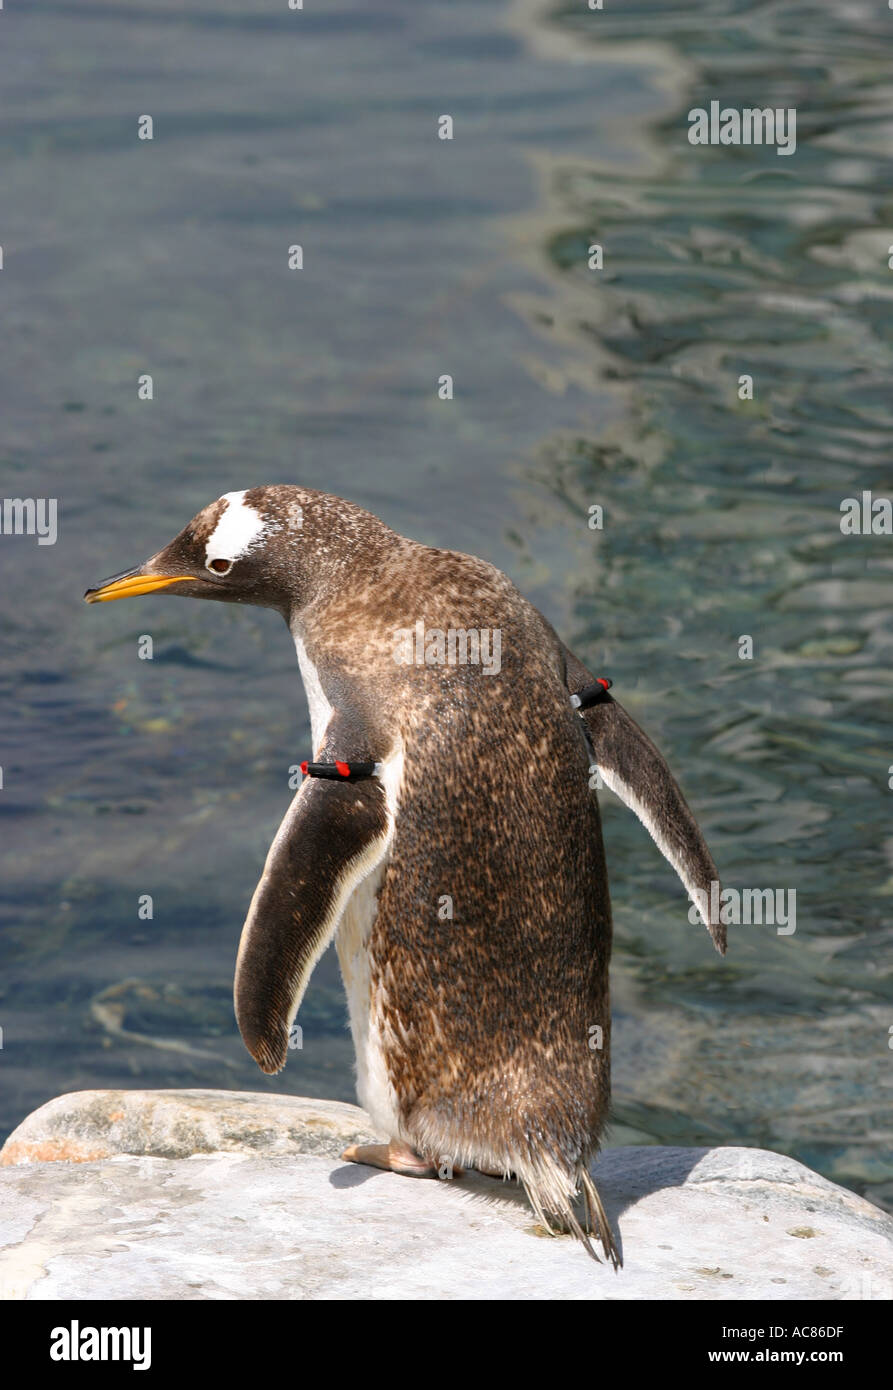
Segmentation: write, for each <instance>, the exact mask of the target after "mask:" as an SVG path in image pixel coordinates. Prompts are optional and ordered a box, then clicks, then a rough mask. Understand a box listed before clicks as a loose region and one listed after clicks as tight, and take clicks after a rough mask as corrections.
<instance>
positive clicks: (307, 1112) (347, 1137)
mask: <svg viewBox="0 0 893 1390" xmlns="http://www.w3.org/2000/svg"><path fill="white" fill-rule="evenodd" d="M375 1138H376V1134H375V1130H374V1129H373V1128H372V1122H371V1121H370V1119H369V1116H368V1115H367V1114H366V1112H365V1111H364V1110H360V1109H359V1107H358V1106H356V1105H345V1104H344V1103H343V1102H342V1101H337V1100H305V1099H303V1098H302V1097H300V1096H269V1095H258V1094H256V1093H255V1092H254V1091H198V1090H197V1091H72V1092H70V1093H69V1094H68V1095H65V1096H57V1097H56V1099H55V1100H50V1101H47V1103H46V1105H42V1106H41V1107H40V1109H39V1110H35V1111H33V1113H32V1114H30V1115H29V1116H28V1117H27V1119H25V1120H23V1121H22V1123H21V1124H20V1125H19V1127H18V1128H17V1129H15V1130H14V1131H13V1132H12V1134H11V1135H10V1136H9V1138H8V1139H7V1141H6V1143H5V1144H4V1145H3V1148H2V1149H0V1168H2V1167H6V1166H17V1165H19V1164H22V1163H43V1162H50V1161H52V1160H54V1159H63V1160H67V1161H69V1162H72V1163H89V1162H91V1161H93V1160H96V1159H100V1158H112V1157H113V1156H114V1155H116V1154H139V1155H145V1156H148V1157H150V1158H191V1157H193V1156H194V1155H195V1154H206V1153H248V1154H252V1153H254V1154H256V1153H262V1154H264V1155H265V1156H273V1155H276V1154H327V1155H328V1156H329V1157H330V1158H337V1157H338V1156H339V1155H340V1153H341V1151H342V1149H343V1148H344V1147H345V1145H346V1144H365V1143H369V1142H370V1141H372V1140H374V1139H375Z"/></svg>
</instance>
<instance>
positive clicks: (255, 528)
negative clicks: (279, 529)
mask: <svg viewBox="0 0 893 1390" xmlns="http://www.w3.org/2000/svg"><path fill="white" fill-rule="evenodd" d="M221 500H222V501H223V502H225V503H226V506H225V508H224V509H223V512H222V513H221V516H220V520H219V521H218V523H217V525H216V526H215V527H214V530H213V531H212V532H211V535H210V536H209V537H208V544H207V546H206V547H205V564H209V563H210V561H211V560H240V559H241V558H242V556H243V555H247V554H248V552H249V550H253V549H254V547H255V546H256V545H257V543H258V541H259V540H260V538H261V536H262V535H263V533H264V531H265V530H266V529H267V523H266V522H265V521H264V519H263V517H262V516H261V514H260V512H259V511H256V510H255V508H254V507H249V506H248V505H247V504H246V502H245V489H243V490H242V491H241V492H225V493H224V494H223V497H222V499H221Z"/></svg>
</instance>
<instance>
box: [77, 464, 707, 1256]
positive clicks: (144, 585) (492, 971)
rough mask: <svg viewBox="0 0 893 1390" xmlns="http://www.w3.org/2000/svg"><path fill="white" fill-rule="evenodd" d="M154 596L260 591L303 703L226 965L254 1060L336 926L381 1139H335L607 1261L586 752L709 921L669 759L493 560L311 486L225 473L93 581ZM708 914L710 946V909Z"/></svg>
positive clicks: (110, 591)
mask: <svg viewBox="0 0 893 1390" xmlns="http://www.w3.org/2000/svg"><path fill="white" fill-rule="evenodd" d="M159 591H163V592H165V593H168V594H179V595H185V596H187V597H190V598H202V599H218V600H220V601H221V602H224V603H251V604H256V605H258V606H259V607H263V608H274V609H277V610H278V611H279V612H280V613H281V614H282V616H283V618H284V619H285V621H286V622H287V624H288V626H289V629H290V631H291V634H292V637H293V638H294V642H295V646H296V648H297V654H298V662H299V665H300V669H301V675H302V677H303V681H304V688H305V690H306V693H307V700H308V704H309V707H310V720H311V726H312V739H313V748H312V758H311V759H308V761H307V766H306V771H307V774H308V775H307V776H305V778H304V780H303V782H302V783H301V786H300V788H299V790H298V792H297V794H296V795H295V797H294V800H293V801H292V803H291V806H290V807H289V809H288V811H287V812H286V815H285V819H284V820H283V822H282V825H281V826H280V828H279V831H278V833H277V835H276V838H275V839H274V841H273V844H272V846H271V848H270V852H269V854H268V856H267V861H266V864H265V866H264V871H263V876H262V877H261V880H260V883H259V884H258V886H257V889H256V891H255V893H254V897H253V898H252V901H251V906H250V908H249V911H248V917H247V920H246V922H245V925H244V928H243V931H242V938H241V943H240V945H239V953H238V960H237V963H236V978H235V1010H236V1018H237V1019H238V1024H239V1028H240V1030H241V1033H242V1037H243V1039H244V1041H245V1045H246V1046H247V1048H248V1050H249V1052H250V1053H251V1055H252V1056H253V1057H254V1059H255V1061H256V1062H257V1063H258V1065H259V1066H260V1067H261V1069H262V1070H263V1071H265V1072H268V1073H274V1072H278V1071H280V1070H281V1068H282V1067H283V1066H284V1065H285V1062H286V1058H287V1057H288V1039H289V1029H290V1027H291V1024H292V1021H293V1020H294V1017H295V1014H296V1012H297V1010H298V1007H299V1005H300V1003H301V999H302V997H303V995H304V991H305V990H306V988H307V983H308V981H309V979H310V975H311V973H312V971H313V968H314V966H315V965H316V962H317V961H318V960H319V958H320V956H321V955H322V953H323V951H324V950H325V949H326V947H327V946H328V944H329V942H330V941H332V940H333V939H334V941H335V945H336V949H337V952H338V958H339V962H340V965H341V971H342V974H343V977H344V983H345V987H346V990H347V996H348V1002H349V1009H350V1023H351V1031H352V1034H353V1041H354V1045H355V1048H356V1059H357V1090H358V1094H359V1099H360V1102H361V1104H362V1105H363V1106H365V1108H366V1109H367V1110H368V1112H369V1114H370V1115H371V1116H372V1118H373V1120H374V1122H375V1124H376V1126H377V1127H379V1128H380V1130H381V1132H382V1133H383V1134H386V1135H388V1136H389V1143H387V1144H381V1145H369V1146H354V1147H352V1148H350V1149H348V1150H347V1151H346V1153H345V1154H344V1157H345V1158H346V1159H350V1160H353V1161H355V1162H359V1163H367V1164H373V1165H376V1166H378V1167H380V1168H386V1169H390V1170H392V1171H394V1172H397V1173H403V1174H408V1175H413V1176H436V1175H438V1174H439V1175H441V1176H444V1175H449V1174H450V1173H451V1172H452V1174H454V1175H455V1174H459V1173H461V1172H462V1170H463V1169H464V1168H465V1167H473V1168H477V1169H479V1170H482V1171H484V1172H488V1173H491V1174H493V1173H496V1174H501V1175H503V1176H505V1177H508V1176H511V1175H514V1176H516V1177H517V1178H518V1179H520V1181H521V1182H522V1183H523V1185H524V1188H525V1190H526V1192H527V1195H528V1197H529V1200H530V1202H531V1205H532V1207H533V1209H534V1211H535V1213H536V1214H537V1217H538V1219H539V1220H540V1221H541V1222H542V1224H543V1226H544V1227H545V1228H546V1229H555V1228H558V1229H561V1230H570V1231H572V1232H573V1233H574V1234H575V1235H577V1236H578V1237H579V1238H580V1239H581V1240H582V1241H583V1242H584V1244H585V1245H586V1248H587V1249H588V1250H589V1253H590V1254H593V1255H594V1253H595V1252H594V1251H593V1248H592V1245H591V1243H590V1242H589V1239H588V1235H587V1232H591V1233H594V1234H595V1235H597V1237H598V1239H599V1240H600V1241H601V1244H602V1247H603V1249H604V1251H605V1254H606V1255H607V1256H608V1257H609V1258H610V1259H611V1260H612V1261H613V1263H614V1265H615V1267H616V1265H617V1263H618V1258H619V1257H618V1254H617V1249H616V1246H615V1243H614V1237H613V1234H612V1231H611V1228H610V1226H609V1224H608V1221H607V1219H606V1217H605V1213H604V1210H603V1208H602V1205H601V1202H600V1200H599V1197H598V1193H597V1191H596V1188H595V1185H594V1183H593V1181H592V1178H591V1176H590V1173H589V1164H590V1160H591V1158H592V1157H593V1156H594V1154H595V1153H596V1151H597V1148H598V1143H599V1138H600V1136H601V1133H602V1130H603V1128H604V1126H605V1123H606V1119H607V1116H608V1108H609V1096H610V1030H611V1018H610V1008H609V995H608V960H609V955H610V950H611V908H610V900H609V896H608V881H607V875H606V870H605V859H604V852H603V848H602V833H601V822H600V818H599V809H598V802H597V799H596V795H595V792H594V791H593V790H592V789H591V783H592V782H594V781H595V779H594V778H593V777H592V776H591V770H592V768H593V767H594V766H595V765H597V767H598V768H599V770H600V772H601V777H602V779H603V780H604V782H605V783H606V784H607V786H608V787H610V788H611V790H612V791H614V792H616V793H617V795H618V796H619V797H620V798H621V799H622V800H623V801H624V802H626V804H627V805H628V806H629V807H631V809H632V810H633V811H634V812H635V813H636V815H637V816H638V817H639V819H640V820H641V821H642V822H643V824H644V825H645V827H646V829H647V830H648V831H649V832H650V833H651V835H652V836H653V838H654V840H655V841H656V843H657V845H658V847H659V848H660V849H661V851H662V852H663V854H664V855H665V856H666V857H667V859H668V860H669V861H670V863H671V864H672V865H673V867H674V868H675V869H676V871H677V873H678V874H679V876H680V878H681V880H682V882H683V884H684V886H685V888H686V889H687V890H688V892H689V894H690V895H691V896H692V898H693V900H694V901H695V902H696V903H697V904H698V907H699V910H700V911H701V912H702V914H704V913H705V912H706V916H707V917H709V915H710V908H709V906H707V907H706V909H705V906H704V905H705V904H707V905H709V904H710V902H711V900H712V901H713V902H714V903H715V902H716V901H717V895H716V894H715V893H714V894H713V895H711V893H710V885H711V883H713V882H714V881H718V874H717V871H716V868H715V866H714V863H713V860H712V858H711V857H710V853H709V851H708V849H707V846H706V844H705V843H704V840H703V838H702V836H701V833H700V830H699V829H698V826H697V824H696V822H695V819H694V817H693V815H692V813H691V811H690V810H689V808H688V806H687V805H686V802H685V800H684V798H683V796H682V793H681V791H680V790H679V788H678V786H677V785H676V782H675V781H674V779H673V777H672V775H671V773H670V771H669V769H668V768H667V765H666V763H665V762H664V760H663V758H662V756H661V754H660V753H659V752H658V750H657V749H656V748H655V746H654V744H653V743H652V742H651V741H650V739H649V738H647V737H646V735H645V734H644V733H643V732H642V730H641V729H640V728H639V727H638V725H636V724H635V723H634V721H633V720H632V719H631V718H630V716H629V715H628V714H627V713H626V711H625V710H624V709H623V707H622V705H620V704H618V702H617V701H616V700H615V699H613V698H612V697H611V696H610V695H609V694H608V693H607V687H608V684H609V682H608V681H607V680H605V679H604V678H602V679H601V680H600V681H594V680H593V678H592V676H591V675H590V673H589V672H588V671H587V670H586V668H585V667H584V666H583V665H582V663H581V662H580V661H578V660H577V658H576V657H575V656H574V655H573V654H572V653H571V652H570V651H569V650H568V649H567V647H565V646H564V644H563V643H562V642H561V640H560V638H559V637H558V636H557V635H556V633H555V632H554V630H553V629H552V627H550V625H549V623H548V622H547V621H546V619H545V618H544V617H543V616H542V615H541V614H540V613H539V612H538V611H537V610H536V609H535V608H534V607H532V605H531V604H529V603H528V602H527V601H526V600H525V599H524V598H522V596H521V595H520V594H519V593H518V591H517V589H516V588H515V587H514V585H513V584H512V583H511V581H510V580H509V579H508V578H507V577H506V576H505V575H504V574H502V573H501V572H500V571H499V570H498V569H495V568H494V567H493V566H492V565H489V564H486V563H485V562H484V561H482V560H478V559H475V558H474V557H473V556H470V555H462V554H459V553H457V552H455V551H451V550H438V549H433V548H431V547H429V546H425V545H419V544H417V543H416V542H414V541H411V540H408V539H407V538H406V537H404V536H399V535H397V534H396V533H395V532H394V531H392V530H391V529H390V528H389V527H388V526H386V525H385V524H384V523H383V522H381V521H379V520H378V518H377V517H375V516H373V515H371V514H370V513H369V512H367V511H364V510H362V509H361V508H360V507H357V506H354V505H353V504H352V503H350V502H346V501H343V500H341V499H340V498H337V497H332V496H329V495H328V494H326V493H322V492H315V491H311V490H310V489H308V488H300V487H289V486H266V487H253V488H250V489H248V490H247V491H242V492H229V493H227V494H226V495H225V496H223V497H220V498H219V499H218V500H217V501H216V502H212V503H211V505H210V506H208V507H205V509H204V510H203V511H201V512H199V513H198V515H197V516H196V517H195V518H194V519H193V520H192V521H190V522H189V524H188V525H187V526H186V527H185V529H184V530H183V531H181V532H180V534H179V535H178V536H177V537H176V538H175V539H174V540H173V541H171V543H170V544H169V545H167V546H165V547H164V549H163V550H160V551H159V552H158V553H157V555H153V556H152V558H151V559H150V560H147V561H146V563H145V564H143V565H140V566H139V567H138V568H136V569H131V570H127V571H126V572H125V573H123V574H118V575H115V576H113V577H112V578H111V579H108V580H106V581H105V582H104V583H102V584H100V585H99V586H98V587H97V588H94V589H88V590H87V593H86V595H85V598H86V599H87V601H88V602H89V603H99V602H105V601H107V600H110V599H119V598H125V597H128V596H129V595H132V594H148V593H155V592H159ZM705 924H706V926H707V927H708V929H709V931H710V933H711V935H712V937H713V940H714V942H715V944H716V946H717V948H718V950H719V951H720V952H724V951H725V945H726V941H725V928H724V927H723V925H722V923H721V922H720V921H719V920H706V922H705ZM580 1189H582V1197H583V1204H584V1210H583V1211H582V1212H580V1213H579V1214H578V1211H577V1210H576V1209H575V1198H576V1197H577V1195H578V1193H579V1192H580ZM596 1258H597V1257H596Z"/></svg>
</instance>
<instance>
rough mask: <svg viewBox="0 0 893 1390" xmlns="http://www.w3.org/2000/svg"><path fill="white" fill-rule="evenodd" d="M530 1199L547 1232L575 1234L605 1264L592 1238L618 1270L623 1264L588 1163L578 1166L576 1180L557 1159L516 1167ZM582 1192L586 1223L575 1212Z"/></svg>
mask: <svg viewBox="0 0 893 1390" xmlns="http://www.w3.org/2000/svg"><path fill="white" fill-rule="evenodd" d="M513 1167H514V1169H515V1172H516V1173H517V1175H518V1177H519V1178H520V1180H521V1183H522V1185H523V1187H524V1191H525V1192H526V1193H527V1199H528V1201H529V1202H530V1205H531V1206H532V1207H533V1210H534V1212H535V1213H536V1216H537V1219H538V1220H539V1222H540V1225H541V1226H542V1227H543V1228H544V1230H546V1231H548V1232H549V1234H550V1235H560V1234H563V1235H574V1236H576V1237H577V1240H579V1241H580V1242H581V1244H582V1245H583V1247H584V1249H585V1250H586V1252H587V1254H588V1255H590V1256H591V1257H592V1259H593V1260H595V1262H596V1264H601V1260H600V1259H599V1256H598V1255H597V1254H596V1252H595V1249H594V1248H593V1244H592V1241H591V1240H590V1236H593V1237H594V1238H595V1240H596V1243H597V1244H599V1245H601V1248H602V1251H603V1253H604V1256H605V1259H606V1260H608V1261H609V1262H610V1264H611V1265H613V1267H614V1269H615V1270H617V1269H619V1268H620V1267H621V1265H622V1264H623V1260H622V1258H621V1255H620V1252H619V1250H618V1249H617V1244H616V1242H615V1240H614V1232H613V1231H612V1230H611V1226H610V1224H609V1222H608V1218H607V1216H606V1214H605V1209H604V1206H603V1205H602V1199H601V1197H600V1196H599V1194H598V1188H597V1187H596V1185H595V1183H594V1181H593V1179H592V1176H591V1174H590V1172H589V1169H588V1167H587V1165H586V1163H585V1162H584V1161H582V1160H581V1161H580V1162H579V1163H578V1164H577V1172H576V1177H575V1180H573V1181H572V1180H571V1179H570V1177H569V1175H568V1173H567V1170H566V1169H565V1168H564V1167H563V1166H562V1165H561V1164H559V1163H558V1162H556V1161H555V1160H554V1159H552V1158H549V1157H545V1156H538V1157H537V1158H536V1159H535V1160H534V1161H532V1162H530V1161H528V1162H522V1163H515V1164H513ZM580 1189H582V1194H583V1207H584V1214H583V1218H582V1220H581V1219H580V1217H579V1216H578V1214H577V1212H576V1210H575V1209H574V1203H575V1199H576V1198H577V1196H578V1192H579V1190H580Z"/></svg>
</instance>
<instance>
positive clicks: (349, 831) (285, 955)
mask: <svg viewBox="0 0 893 1390" xmlns="http://www.w3.org/2000/svg"><path fill="white" fill-rule="evenodd" d="M389 837H390V824H389V817H388V812H387V806H386V801H385V793H384V788H383V787H382V784H381V782H380V781H379V779H378V778H377V777H369V778H365V779H364V780H362V781H359V782H353V781H352V782H340V781H327V780H323V779H321V778H313V777H307V778H305V780H304V782H302V784H301V786H300V788H299V790H298V792H297V794H296V796H295V798H294V800H293V802H292V804H291V806H290V807H289V809H288V812H287V813H286V816H285V819H284V820H283V822H282V824H281V826H280V827H279V830H278V832H277V834H276V838H275V840H274V841H273V843H272V845H271V846H270V852H269V854H268V855H267V862H266V864H265V866H264V872H263V877H262V878H261V881H260V883H259V884H258V885H257V888H256V889H255V892H254V897H253V898H252V899H251V906H250V907H249V909H248V916H247V918H246V919H245V925H244V927H243V928H242V939H241V941H240V943H239V956H238V960H237V961H236V982H235V1005H236V1019H237V1021H238V1024H239V1031H240V1032H241V1034H242V1037H243V1039H244V1041H245V1046H246V1047H247V1048H248V1051H249V1052H250V1053H251V1055H252V1057H253V1058H254V1060H255V1061H256V1062H257V1064H258V1066H259V1067H260V1068H261V1070H262V1071H265V1072H268V1073H273V1072H277V1071H281V1070H282V1068H283V1067H284V1066H285V1062H286V1059H287V1057H288V1041H289V1030H290V1028H291V1025H292V1022H293V1020H294V1017H295V1014H296V1013H297V1011H298V1005H299V1004H300V1002H301V999H302V998H303V996H304V991H305V990H306V988H307V984H308V981H309V979H310V976H311V974H312V973H313V969H314V966H315V965H316V963H317V961H318V960H319V958H320V956H321V955H322V953H323V951H324V950H325V949H326V947H327V946H328V944H329V942H330V941H331V940H332V937H333V936H334V934H335V931H336V929H337V927H338V923H339V922H340V920H341V916H342V913H343V912H344V908H345V906H346V904H347V901H348V899H349V898H350V895H351V893H352V892H353V890H354V888H356V886H357V884H358V883H360V882H362V880H363V879H364V878H365V877H366V875H367V874H369V873H371V872H372V870H373V869H374V868H375V867H376V866H377V865H378V864H379V863H380V862H381V860H382V858H383V856H384V854H385V853H386V851H387V847H388V842H389Z"/></svg>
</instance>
